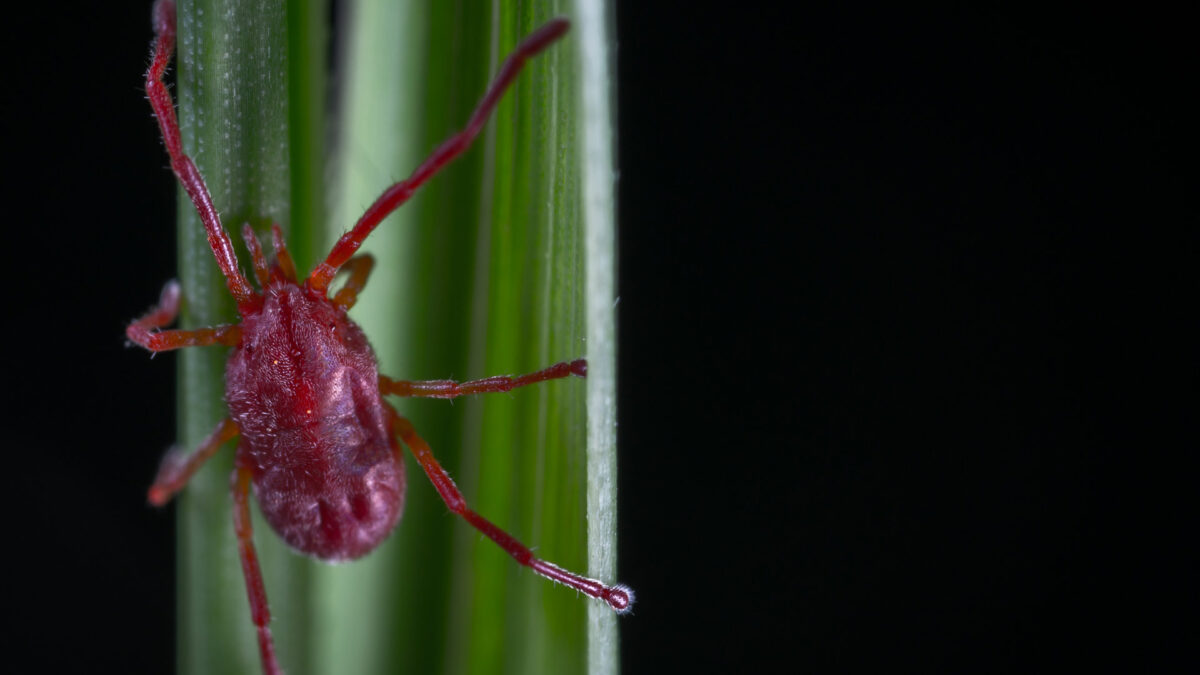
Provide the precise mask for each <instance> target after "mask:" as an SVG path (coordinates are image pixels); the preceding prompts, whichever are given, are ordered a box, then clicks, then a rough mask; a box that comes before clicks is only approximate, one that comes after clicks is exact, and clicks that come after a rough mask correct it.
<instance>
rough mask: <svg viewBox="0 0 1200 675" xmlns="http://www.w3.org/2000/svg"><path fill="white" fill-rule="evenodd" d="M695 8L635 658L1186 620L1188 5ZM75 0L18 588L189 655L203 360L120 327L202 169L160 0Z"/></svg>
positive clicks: (662, 253)
mask: <svg viewBox="0 0 1200 675" xmlns="http://www.w3.org/2000/svg"><path fill="white" fill-rule="evenodd" d="M666 4H668V3H624V4H622V5H621V6H620V7H619V8H618V15H619V16H618V41H619V58H620V67H619V79H620V92H619V98H620V164H621V173H620V219H621V220H620V237H621V252H620V255H621V260H620V265H621V274H620V320H621V326H620V331H621V333H620V337H621V346H620V350H621V373H620V377H621V380H620V383H621V390H620V394H621V401H620V411H621V412H620V434H621V474H620V476H621V499H622V501H621V541H620V546H621V565H622V572H621V574H620V578H621V580H622V581H624V582H626V583H628V584H629V585H631V586H633V587H634V588H636V589H637V590H638V591H639V594H640V595H639V605H638V607H637V612H636V614H635V615H634V616H632V617H628V618H625V619H622V631H623V636H622V637H623V644H624V647H625V649H624V652H623V659H624V663H625V668H626V672H629V673H641V672H658V671H660V670H662V669H665V668H670V669H671V671H675V670H676V669H679V670H683V669H688V670H692V671H696V670H698V671H701V672H735V671H737V672H746V671H748V670H750V669H752V668H754V667H767V666H771V665H774V664H788V665H789V667H790V668H792V669H802V670H804V671H817V672H821V671H831V670H832V671H840V670H854V669H856V668H857V667H859V666H875V667H883V668H887V669H889V670H910V669H916V668H918V667H922V668H930V669H936V670H958V671H961V670H967V669H970V670H976V669H980V668H988V669H993V668H997V667H1004V666H1009V667H1017V666H1022V667H1032V668H1045V667H1048V666H1051V667H1052V666H1058V665H1062V664H1067V663H1080V662H1091V663H1100V664H1104V665H1109V666H1128V665H1136V664H1143V665H1145V664H1147V663H1150V664H1153V663H1156V662H1158V661H1160V660H1163V659H1166V658H1167V657H1168V656H1170V652H1171V651H1172V650H1173V649H1174V648H1175V647H1177V646H1180V645H1182V644H1184V643H1185V642H1187V641H1191V642H1194V638H1188V637H1187V635H1190V634H1191V633H1192V632H1194V631H1192V630H1185V626H1186V622H1180V621H1177V620H1174V619H1172V618H1171V615H1172V613H1174V612H1186V613H1187V615H1191V616H1193V617H1194V615H1195V612H1194V607H1195V605H1196V601H1197V599H1198V598H1197V593H1196V584H1195V582H1194V576H1195V572H1196V558H1195V557H1194V555H1187V554H1184V553H1183V550H1184V549H1183V548H1182V543H1181V542H1183V541H1185V540H1186V539H1188V538H1190V537H1191V535H1192V533H1193V531H1194V528H1191V527H1187V526H1186V525H1184V524H1182V523H1181V521H1182V520H1183V519H1182V518H1178V517H1177V516H1175V515H1174V514H1177V513H1180V512H1182V511H1183V509H1184V508H1185V507H1186V506H1187V502H1186V501H1185V500H1184V495H1185V494H1187V493H1188V492H1187V490H1188V488H1189V487H1190V485H1189V481H1188V478H1189V477H1190V476H1194V474H1193V473H1190V470H1189V469H1188V468H1187V465H1185V463H1184V458H1185V457H1187V456H1189V455H1190V454H1191V453H1192V452H1194V450H1195V445H1196V444H1195V442H1194V434H1193V435H1188V436H1183V437H1172V436H1171V434H1170V430H1171V429H1173V428H1174V426H1175V425H1178V424H1180V423H1182V422H1186V421H1190V420H1193V419H1194V412H1192V411H1193V410H1194V401H1192V405H1188V406H1186V407H1185V405H1184V403H1185V402H1186V399H1182V398H1180V397H1178V394H1177V388H1178V385H1183V384H1185V383H1186V382H1193V384H1194V381H1195V375H1196V368H1195V365H1196V364H1195V359H1194V358H1192V357H1191V353H1190V352H1183V351H1181V350H1177V349H1176V348H1177V347H1178V346H1179V345H1180V343H1182V340H1181V339H1180V332H1179V331H1180V330H1181V328H1182V318H1183V316H1184V315H1185V312H1187V313H1191V312H1189V311H1188V310H1191V309H1192V308H1193V307H1194V301H1191V298H1187V300H1188V301H1187V302H1185V300H1184V298H1182V297H1180V296H1181V295H1182V294H1179V293H1178V289H1186V288H1189V287H1190V288H1193V290H1194V288H1195V286H1194V284H1188V283H1187V282H1185V279H1186V278H1190V275H1187V274H1185V272H1186V271H1190V268H1189V266H1190V265H1191V264H1194V263H1193V261H1194V260H1195V254H1196V253H1197V251H1196V247H1195V244H1194V236H1192V235H1193V233H1194V231H1195V227H1194V226H1195V215H1194V214H1195V210H1194V207H1191V208H1187V209H1185V208H1183V207H1184V206H1185V204H1184V199H1183V195H1184V194H1185V193H1184V190H1185V189H1187V188H1190V187H1192V186H1193V185H1194V184H1195V180H1194V179H1195V178H1196V175H1195V171H1194V159H1193V155H1192V154H1191V153H1190V152H1189V151H1186V150H1185V148H1186V147H1187V146H1186V145H1185V144H1184V142H1183V139H1182V138H1181V136H1180V129H1181V127H1180V126H1178V125H1177V123H1178V122H1180V121H1184V120H1188V119H1189V116H1188V115H1187V114H1185V112H1184V110H1183V109H1182V105H1183V103H1184V100H1185V94H1186V93H1188V92H1189V90H1191V89H1194V88H1195V87H1194V84H1195V61H1194V58H1193V57H1192V53H1194V49H1191V48H1190V46H1189V42H1188V41H1187V40H1186V39H1185V36H1184V34H1183V29H1182V25H1183V19H1182V17H1171V16H1167V15H1162V14H1154V15H1143V14H1139V13H1137V12H1136V11H1135V10H1132V9H1131V10H1128V12H1127V13H1126V14H1122V15H1098V14H1096V13H1094V10H1092V12H1091V13H1088V14H1074V13H1068V12H1058V13H1054V12H1050V13H1047V12H1045V11H1039V12H1033V13H1023V12H1019V11H1016V10H1004V11H1001V10H996V11H986V10H970V11H965V12H962V13H952V14H938V13H919V12H908V11H897V10H884V9H879V8H871V7H858V8H855V9H849V8H847V9H838V10H794V11H793V12H792V13H789V14H784V13H782V12H781V11H777V10H765V9H761V8H756V7H754V5H756V4H758V3H745V4H744V5H743V6H735V5H729V4H728V3H721V4H720V5H719V6H715V5H716V3H713V4H714V6H712V7H707V6H704V5H703V4H700V5H696V4H692V3H688V5H687V8H686V9H681V10H674V11H668V10H667V9H665V5H666ZM672 4H673V3H672ZM79 5H80V6H79V7H73V6H72V5H71V3H67V4H65V5H64V4H63V3H56V4H53V5H45V10H44V13H42V14H36V15H35V14H30V15H27V16H14V17H10V19H11V20H10V22H9V25H8V26H7V27H6V29H5V30H6V32H7V33H10V35H9V38H8V39H7V40H6V41H5V42H6V44H5V73H6V80H5V84H4V87H3V88H2V89H0V91H2V92H3V94H2V95H3V119H4V130H3V133H4V135H5V142H4V148H5V175H4V183H3V184H4V192H5V197H4V204H5V208H6V213H5V214H4V219H5V221H6V224H7V227H6V228H5V231H6V235H7V236H6V238H5V240H6V242H7V247H8V254H7V255H6V256H5V260H6V263H5V271H6V273H7V274H6V279H7V282H8V284H7V286H8V293H7V295H8V300H7V302H6V305H7V307H8V311H7V314H6V320H5V326H6V332H7V333H8V338H9V339H8V340H7V341H6V342H7V344H8V357H7V358H6V360H5V362H6V366H7V367H6V368H5V374H6V378H5V384H6V386H5V387H4V397H5V398H4V401H5V406H4V409H5V417H6V423H5V440H4V443H3V445H4V447H5V449H6V452H5V455H7V457H9V458H10V460H11V461H10V462H9V463H8V464H7V467H6V468H7V476H8V486H9V487H8V489H7V490H6V491H5V493H6V494H5V501H6V502H7V504H8V505H7V507H6V509H5V512H6V514H7V516H8V518H7V526H6V527H5V528H4V532H5V534H6V535H7V536H6V537H5V542H6V543H5V552H6V554H7V556H6V557H8V558H9V559H10V561H15V563H16V566H17V570H18V572H17V574H16V575H15V576H10V582H9V587H10V592H9V593H8V601H7V604H8V607H9V611H8V614H9V616H10V617H12V618H13V619H15V620H16V621H17V622H19V623H21V624H23V628H20V629H18V636H17V638H16V639H15V640H14V642H15V643H16V644H17V646H18V649H28V650H30V651H31V652H32V653H34V654H36V655H37V658H39V659H40V660H41V663H42V664H43V665H44V666H45V667H46V669H47V670H51V671H53V670H58V669H69V668H68V666H72V665H74V666H76V667H77V666H78V664H80V663H87V664H89V665H90V666H92V667H93V668H94V669H96V670H102V669H105V668H106V667H113V668H120V669H121V671H122V672H162V671H163V670H165V669H167V668H169V664H171V663H172V661H171V659H172V657H171V654H172V649H173V646H172V642H173V636H174V629H173V611H174V610H173V604H172V603H173V590H172V578H171V577H172V572H173V565H174V563H173V537H172V532H173V529H172V515H171V512H169V511H168V512H159V511H155V510H151V509H149V508H147V507H146V506H145V505H144V503H143V500H142V497H143V495H144V490H145V487H146V484H147V481H148V480H149V479H150V477H151V474H152V473H153V470H154V468H155V466H156V465H157V461H158V458H159V455H160V453H161V451H162V448H163V447H164V446H165V444H166V443H168V442H169V441H170V440H171V439H172V438H173V419H172V417H173V403H172V400H171V396H172V391H173V388H172V387H173V384H172V378H173V376H174V369H173V368H171V367H164V366H162V365H161V364H160V365H159V366H157V367H147V364H146V358H145V355H144V354H142V353H140V352H136V351H133V350H127V349H125V347H124V346H123V343H122V340H121V333H122V329H123V326H124V323H125V322H126V321H127V320H128V319H130V318H131V317H132V316H134V315H135V314H136V313H137V312H138V311H140V310H141V309H143V308H144V307H145V306H146V304H147V303H148V302H150V300H152V299H153V298H154V297H155V295H156V293H157V291H158V289H159V287H160V284H161V283H162V280H164V279H166V278H169V277H170V276H171V274H172V270H173V268H174V263H173V256H174V248H173V242H172V241H170V240H168V239H167V238H166V235H164V234H163V233H164V232H166V230H164V229H163V228H162V223H163V222H164V221H166V220H168V219H170V218H172V215H173V206H172V205H173V200H174V197H175V190H174V188H173V182H172V178H171V176H170V174H169V172H168V171H167V170H166V169H165V168H164V167H165V166H166V159H165V156H164V154H163V151H162V147H161V145H160V143H159V141H158V140H157V136H156V130H155V127H154V125H153V123H152V121H151V118H150V115H149V110H148V108H147V106H146V103H145V101H144V99H143V97H142V93H141V91H140V84H141V81H140V76H141V73H142V71H143V69H144V67H145V64H146V54H147V47H146V45H147V44H148V41H149V39H150V29H149V21H148V6H149V2H147V3H145V5H146V6H145V7H142V6H140V5H139V3H105V4H100V5H97V4H93V3H88V4H84V3H79ZM650 5H656V7H654V8H651V7H649V6H650ZM1190 119H1192V120H1193V121H1194V119H1195V118H1194V117H1191V118H1190ZM146 231H154V232H156V233H158V234H156V235H155V236H153V237H140V236H133V235H131V234H130V233H135V232H146ZM1192 342H1194V340H1193V341H1192ZM1164 382H1165V383H1167V386H1163V385H1164ZM1170 383H1174V384H1175V385H1177V387H1174V388H1173V387H1171V386H1170ZM1180 389H1181V388H1180ZM1185 439H1186V440H1185ZM1185 572H1187V573H1189V574H1184V573H1185ZM1193 623H1194V618H1193ZM131 627H133V629H132V630H131ZM1187 658H1189V659H1190V660H1191V662H1192V663H1193V668H1194V666H1195V651H1194V649H1188V651H1187Z"/></svg>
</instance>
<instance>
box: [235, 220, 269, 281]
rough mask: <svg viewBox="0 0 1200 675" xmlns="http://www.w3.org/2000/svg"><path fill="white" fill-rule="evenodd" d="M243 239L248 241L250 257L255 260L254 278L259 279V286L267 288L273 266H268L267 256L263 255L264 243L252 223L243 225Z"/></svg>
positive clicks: (247, 248)
mask: <svg viewBox="0 0 1200 675" xmlns="http://www.w3.org/2000/svg"><path fill="white" fill-rule="evenodd" d="M242 241H244V242H246V250H248V251H250V259H251V260H253V261H254V278H256V279H258V286H259V288H261V289H263V290H264V291H265V290H267V282H268V281H270V278H271V277H270V275H271V268H270V267H268V266H267V257H266V256H264V255H263V252H262V244H260V243H259V241H258V235H256V234H254V228H252V227H250V223H246V224H245V225H242Z"/></svg>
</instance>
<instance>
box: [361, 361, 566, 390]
mask: <svg viewBox="0 0 1200 675" xmlns="http://www.w3.org/2000/svg"><path fill="white" fill-rule="evenodd" d="M568 375H578V376H579V377H585V376H586V375H587V361H586V360H585V359H576V360H574V361H570V362H567V361H563V362H562V363H556V364H554V365H552V366H550V367H549V368H545V369H542V370H539V371H537V372H536V373H529V374H528V375H520V376H518V377H509V376H508V375H496V376H493V377H485V378H483V379H482V380H471V381H470V382H455V381H453V380H426V381H423V382H411V381H409V380H393V379H392V378H390V377H388V376H386V375H380V376H379V391H380V392H381V393H383V394H393V395H395V396H417V397H422V398H457V397H459V396H466V395H468V394H492V393H497V392H503V391H512V390H513V389H516V388H517V387H524V386H525V385H528V384H534V383H536V382H545V381H546V380H557V379H560V378H563V377H567V376H568Z"/></svg>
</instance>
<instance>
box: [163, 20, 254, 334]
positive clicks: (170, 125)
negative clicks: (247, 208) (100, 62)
mask: <svg viewBox="0 0 1200 675" xmlns="http://www.w3.org/2000/svg"><path fill="white" fill-rule="evenodd" d="M153 19H154V32H155V36H154V45H153V49H154V53H153V60H152V61H151V62H150V69H149V70H147V71H146V95H147V96H148V97H149V98H150V107H151V108H153V109H154V116H155V117H156V118H158V127H159V129H160V130H161V131H162V136H163V144H164V145H166V146H167V154H168V155H170V156H171V170H172V171H174V172H175V176H176V177H177V178H178V179H179V182H180V184H182V185H183V189H184V190H185V191H186V192H187V193H188V197H190V198H191V200H192V204H193V205H194V206H195V207H196V212H197V213H199V214H200V221H201V222H202V223H204V230H205V232H207V233H208V245H209V247H210V248H212V252H213V255H214V256H216V258H217V266H218V267H220V268H221V274H223V275H225V285H226V286H227V287H228V288H229V292H230V293H232V294H233V299H234V300H235V301H237V306H238V312H239V313H240V314H241V315H242V316H245V315H246V314H247V313H248V312H250V311H252V310H253V309H254V299H255V294H254V289H253V288H251V287H250V282H249V281H247V280H246V277H244V276H242V272H241V270H240V269H238V264H237V256H236V255H234V253H233V242H232V241H230V239H229V234H228V233H226V232H225V228H224V227H222V226H221V217H220V216H219V215H217V208H216V207H215V206H213V200H212V195H211V194H209V192H208V186H206V185H205V184H204V178H203V177H202V176H201V175H200V170H199V169H197V168H196V164H195V163H194V162H193V161H192V158H191V157H188V156H187V155H186V154H185V153H184V152H183V141H182V140H181V139H180V135H179V122H178V121H176V119H175V103H174V101H172V100H171V93H170V92H169V91H167V86H166V85H165V84H163V74H164V73H165V72H166V70H167V64H168V63H169V62H170V61H171V53H172V52H173V51H175V3H174V2H173V0H158V1H157V2H155V3H154V10H153Z"/></svg>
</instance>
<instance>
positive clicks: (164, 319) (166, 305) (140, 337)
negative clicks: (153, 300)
mask: <svg viewBox="0 0 1200 675" xmlns="http://www.w3.org/2000/svg"><path fill="white" fill-rule="evenodd" d="M180 295H181V291H180V290H179V282H178V281H174V280H172V281H168V282H167V284H166V285H165V286H163V290H162V295H160V296H159V297H158V305H157V306H155V307H154V308H153V309H151V310H150V311H149V312H147V313H146V315H145V316H143V317H142V318H140V319H138V320H136V321H134V322H133V323H131V324H129V326H128V327H127V328H125V337H127V338H129V340H130V341H131V342H136V343H137V344H139V345H141V346H143V347H145V348H146V349H149V350H150V351H152V352H165V351H170V350H172V349H180V348H182V347H204V346H207V345H217V344H220V345H226V346H229V347H232V346H234V345H236V344H237V343H238V341H239V340H241V338H242V329H241V327H240V326H227V325H226V326H213V327H212V328H197V329H195V330H164V331H157V332H155V331H154V329H155V328H162V327H163V326H166V325H167V324H169V323H171V322H172V321H174V320H175V317H176V315H178V314H179V298H180Z"/></svg>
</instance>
